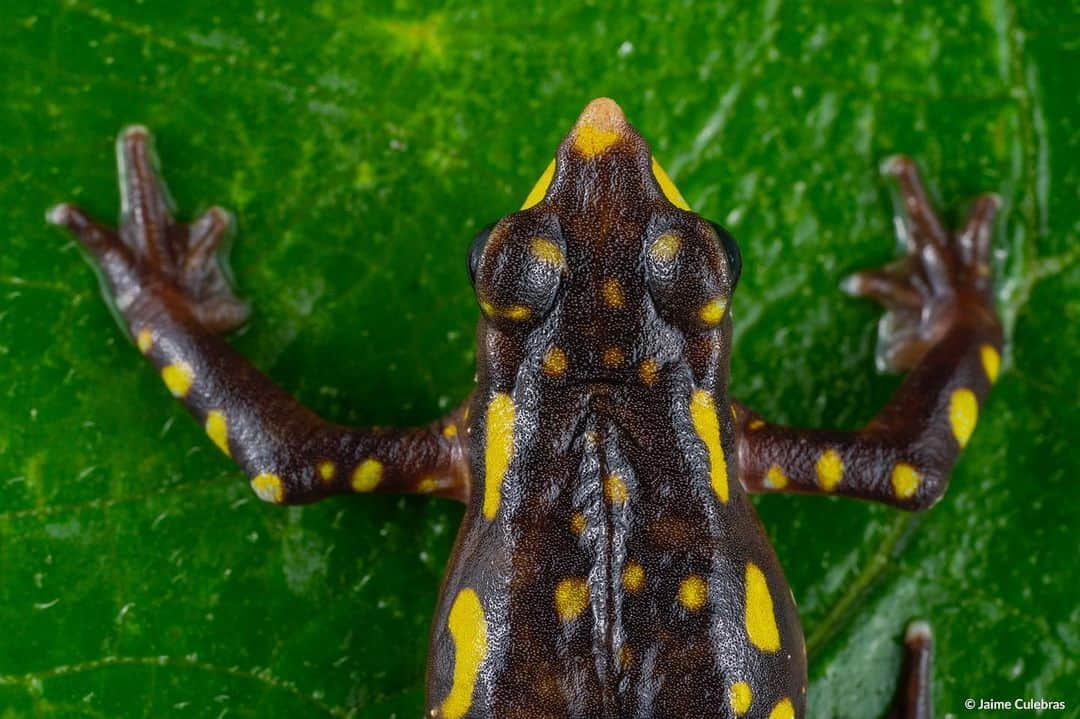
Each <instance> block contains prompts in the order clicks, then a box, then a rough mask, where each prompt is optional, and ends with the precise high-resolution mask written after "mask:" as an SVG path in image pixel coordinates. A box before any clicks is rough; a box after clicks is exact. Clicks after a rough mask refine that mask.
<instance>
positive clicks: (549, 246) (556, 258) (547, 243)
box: [529, 237, 566, 267]
mask: <svg viewBox="0 0 1080 719" xmlns="http://www.w3.org/2000/svg"><path fill="white" fill-rule="evenodd" d="M529 247H530V248H531V249H532V253H533V257H535V258H536V259H538V260H540V261H541V262H546V263H548V264H549V265H555V266H556V267H562V266H563V265H565V264H566V260H565V259H563V254H562V250H560V249H559V246H558V245H556V244H555V243H554V242H552V241H551V240H549V239H547V238H546V237H534V238H532V242H530V243H529Z"/></svg>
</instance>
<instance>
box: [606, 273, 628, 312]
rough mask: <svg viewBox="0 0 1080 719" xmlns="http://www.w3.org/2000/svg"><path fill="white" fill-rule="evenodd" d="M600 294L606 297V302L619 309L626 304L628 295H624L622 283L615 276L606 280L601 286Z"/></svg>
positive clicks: (609, 305)
mask: <svg viewBox="0 0 1080 719" xmlns="http://www.w3.org/2000/svg"><path fill="white" fill-rule="evenodd" d="M600 294H601V295H602V296H603V297H604V303H605V304H607V306H608V307H610V308H612V309H615V310H618V309H622V308H623V307H625V306H626V297H625V296H624V295H623V290H622V285H620V284H619V281H618V280H616V279H614V278H611V279H607V280H604V286H603V287H602V288H601V290H600Z"/></svg>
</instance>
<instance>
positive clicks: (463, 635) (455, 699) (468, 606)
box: [440, 588, 488, 719]
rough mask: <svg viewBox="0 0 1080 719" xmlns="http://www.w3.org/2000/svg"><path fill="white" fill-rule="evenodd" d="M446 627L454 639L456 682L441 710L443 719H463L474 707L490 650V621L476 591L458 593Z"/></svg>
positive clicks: (466, 590)
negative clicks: (477, 684) (475, 692)
mask: <svg viewBox="0 0 1080 719" xmlns="http://www.w3.org/2000/svg"><path fill="white" fill-rule="evenodd" d="M446 626H447V627H449V629H450V636H451V637H453V639H454V682H453V684H451V685H450V693H449V694H447V695H446V699H444V700H443V703H442V707H441V708H440V710H441V716H442V717H443V719H461V717H463V716H465V714H466V713H467V712H468V711H469V707H470V706H472V696H473V690H474V689H475V688H476V675H477V674H478V673H479V672H480V665H481V664H482V663H483V661H484V657H485V656H487V650H488V636H487V620H485V619H484V608H483V607H482V606H481V605H480V598H479V597H478V596H476V592H475V591H473V590H472V589H469V588H466V589H462V590H461V591H460V592H458V595H457V596H456V597H455V598H454V604H453V606H451V607H450V616H449V617H448V618H447V620H446Z"/></svg>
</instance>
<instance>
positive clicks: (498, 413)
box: [483, 392, 515, 519]
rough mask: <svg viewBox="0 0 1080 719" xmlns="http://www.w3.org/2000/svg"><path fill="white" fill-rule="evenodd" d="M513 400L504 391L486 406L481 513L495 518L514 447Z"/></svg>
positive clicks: (489, 517)
mask: <svg viewBox="0 0 1080 719" xmlns="http://www.w3.org/2000/svg"><path fill="white" fill-rule="evenodd" d="M514 414H515V409H514V401H513V400H512V399H510V395H508V394H505V393H503V392H499V393H497V394H496V395H495V396H494V397H492V398H491V402H490V403H489V404H488V408H487V441H486V443H485V445H486V446H485V447H484V507H483V511H484V516H485V517H487V518H488V519H495V513H496V512H498V511H499V499H500V495H501V493H502V482H503V478H504V477H505V476H506V470H507V469H508V468H509V467H510V456H511V454H512V453H513V450H514Z"/></svg>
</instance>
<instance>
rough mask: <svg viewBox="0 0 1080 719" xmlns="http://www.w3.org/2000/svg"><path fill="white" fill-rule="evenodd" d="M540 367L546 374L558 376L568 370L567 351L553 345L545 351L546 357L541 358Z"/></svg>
mask: <svg viewBox="0 0 1080 719" xmlns="http://www.w3.org/2000/svg"><path fill="white" fill-rule="evenodd" d="M540 369H542V370H543V371H544V374H546V375H548V376H551V377H558V376H559V375H561V374H562V373H563V372H565V371H566V353H565V352H563V351H562V350H561V349H559V348H558V347H554V346H553V347H551V348H549V349H548V351H547V352H545V353H544V359H543V360H541V363H540Z"/></svg>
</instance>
